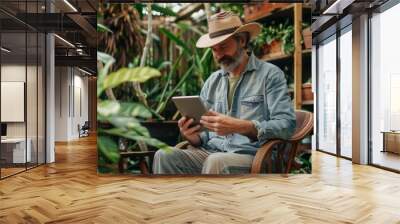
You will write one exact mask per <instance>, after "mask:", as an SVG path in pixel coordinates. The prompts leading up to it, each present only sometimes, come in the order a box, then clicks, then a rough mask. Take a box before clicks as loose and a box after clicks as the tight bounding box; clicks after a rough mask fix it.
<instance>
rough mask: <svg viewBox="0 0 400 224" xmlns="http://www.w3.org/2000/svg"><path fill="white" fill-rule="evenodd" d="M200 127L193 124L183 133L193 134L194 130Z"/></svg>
mask: <svg viewBox="0 0 400 224" xmlns="http://www.w3.org/2000/svg"><path fill="white" fill-rule="evenodd" d="M200 128H201V126H200V125H196V126H194V127H192V128H189V129H187V130H186V133H185V134H186V135H192V134H194V133H195V132H197V131H199V130H200Z"/></svg>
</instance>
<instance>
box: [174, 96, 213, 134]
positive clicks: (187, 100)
mask: <svg viewBox="0 0 400 224" xmlns="http://www.w3.org/2000/svg"><path fill="white" fill-rule="evenodd" d="M172 101H173V102H174V103H175V105H176V107H177V108H178V110H179V112H180V113H181V114H182V116H185V117H188V118H193V120H194V121H193V125H197V124H200V119H201V116H203V114H205V113H206V112H207V111H208V109H207V107H206V106H205V104H204V103H203V101H202V100H201V98H200V96H175V97H172ZM193 125H191V126H193ZM200 130H201V131H204V130H205V129H204V128H203V127H202V128H201V129H200Z"/></svg>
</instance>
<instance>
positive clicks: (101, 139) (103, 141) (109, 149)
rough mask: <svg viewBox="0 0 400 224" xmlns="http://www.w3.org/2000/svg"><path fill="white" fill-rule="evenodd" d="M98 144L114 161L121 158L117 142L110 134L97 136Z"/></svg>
mask: <svg viewBox="0 0 400 224" xmlns="http://www.w3.org/2000/svg"><path fill="white" fill-rule="evenodd" d="M97 145H98V148H99V150H100V153H102V154H103V155H104V156H105V157H106V158H107V159H108V160H110V161H111V162H112V163H117V162H118V160H119V150H118V145H117V143H115V142H114V140H113V139H112V138H110V137H108V136H103V135H100V136H98V138H97Z"/></svg>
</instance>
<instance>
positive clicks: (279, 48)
mask: <svg viewBox="0 0 400 224" xmlns="http://www.w3.org/2000/svg"><path fill="white" fill-rule="evenodd" d="M252 43H253V48H254V51H255V53H256V55H257V56H259V57H260V56H263V55H279V54H282V53H284V54H291V53H293V51H294V27H293V25H291V24H289V21H288V20H286V21H285V22H284V23H280V24H275V22H274V21H273V22H272V23H271V25H269V26H266V27H263V28H262V31H261V33H260V34H259V35H258V36H257V38H256V39H255V40H254V41H253V42H252Z"/></svg>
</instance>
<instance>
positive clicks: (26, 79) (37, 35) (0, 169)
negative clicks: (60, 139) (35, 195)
mask: <svg viewBox="0 0 400 224" xmlns="http://www.w3.org/2000/svg"><path fill="white" fill-rule="evenodd" d="M27 3H28V0H25V16H26V15H27V14H26V13H27ZM36 3H37V4H36V11H37V12H38V9H39V8H38V4H39V0H36ZM2 11H3V10H2ZM46 11H47V7H46ZM3 12H4V11H3ZM28 30H32V31H33V32H34V33H36V43H37V45H36V56H37V58H36V80H37V82H36V99H37V100H36V101H37V102H36V139H37V148H36V149H37V153H36V164H34V165H33V166H30V167H28V162H27V160H28V158H27V157H28V154H27V148H28V144H27V138H28V136H27V135H28V131H27V128H28V125H27V123H28V119H27V116H28V112H27V82H28V78H27V76H28V67H27V66H28V53H27V52H28ZM2 33H3V32H1V31H0V45H1V41H2ZM39 33H43V34H44V36H43V42H42V43H43V44H44V51H42V53H44V55H43V56H42V58H43V59H44V64H45V65H44V69H42V77H43V80H44V99H43V103H44V105H42V106H44V109H45V110H44V111H43V112H44V117H43V119H44V120H42V122H43V123H44V136H43V140H44V146H43V147H44V148H43V149H44V150H43V152H44V155H42V156H43V159H44V162H43V163H39V82H38V79H39V78H38V77H39V69H38V66H39ZM21 34H25V84H24V96H25V99H24V107H25V108H24V120H25V169H24V170H21V171H18V172H15V173H12V174H9V175H7V176H3V175H2V168H1V167H0V180H4V179H6V178H9V177H12V176H15V175H17V174H20V173H23V172H26V171H28V170H30V169H34V168H37V167H39V166H41V165H44V164H46V163H47V140H46V139H47V128H46V127H47V110H46V108H47V82H46V78H47V38H46V35H47V33H45V32H41V31H40V30H36V29H35V28H33V27H31V26H29V25H28V24H26V23H25V30H24V31H23V32H21ZM1 62H2V56H1V53H0V82H1V67H2V63H1ZM0 96H1V85H0ZM0 101H1V98H0ZM0 110H1V105H0ZM0 123H1V114H0ZM0 156H1V144H0ZM0 158H1V157H0Z"/></svg>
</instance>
